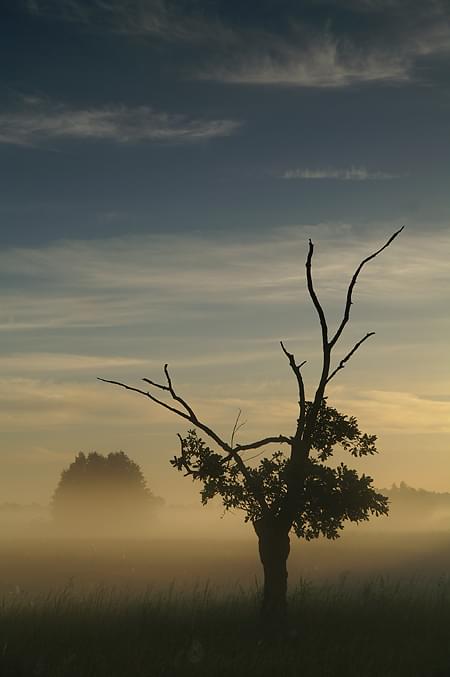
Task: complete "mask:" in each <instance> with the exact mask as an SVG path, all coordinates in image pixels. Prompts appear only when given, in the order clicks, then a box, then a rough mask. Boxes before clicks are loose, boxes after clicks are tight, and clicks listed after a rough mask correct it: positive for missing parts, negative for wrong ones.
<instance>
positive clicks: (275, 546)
mask: <svg viewBox="0 0 450 677" xmlns="http://www.w3.org/2000/svg"><path fill="white" fill-rule="evenodd" d="M253 526H254V528H255V531H256V534H257V536H258V544H259V556H260V559H261V563H262V565H263V569H264V590H263V599H262V606H261V619H262V623H263V628H264V629H265V630H267V631H269V632H270V633H271V634H277V632H278V631H279V630H282V629H283V628H285V626H286V621H287V579H288V573H287V566H286V563H287V558H288V556H289V551H290V541H289V528H287V527H286V525H285V524H284V523H282V522H281V521H280V520H277V518H263V519H261V520H258V521H257V522H255V523H254V525H253Z"/></svg>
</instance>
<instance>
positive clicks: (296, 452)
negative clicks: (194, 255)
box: [100, 227, 403, 629]
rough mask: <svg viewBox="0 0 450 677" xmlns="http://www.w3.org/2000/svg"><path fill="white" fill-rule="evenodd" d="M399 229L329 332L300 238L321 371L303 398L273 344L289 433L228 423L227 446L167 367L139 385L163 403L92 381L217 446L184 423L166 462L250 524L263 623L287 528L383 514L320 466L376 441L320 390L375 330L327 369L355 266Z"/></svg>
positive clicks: (278, 590)
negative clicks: (286, 389)
mask: <svg viewBox="0 0 450 677" xmlns="http://www.w3.org/2000/svg"><path fill="white" fill-rule="evenodd" d="M402 230H403V227H402V228H400V229H399V230H398V231H396V232H395V233H394V234H393V235H392V236H391V237H390V238H389V240H388V241H387V242H386V243H385V244H384V245H383V246H382V247H380V248H379V249H378V250H377V251H375V252H374V253H373V254H371V255H369V256H367V257H366V258H365V259H363V261H362V262H361V263H360V264H359V266H358V267H357V269H356V271H355V272H354V274H353V276H352V278H351V280H350V283H349V286H348V289H347V294H346V299H345V305H344V312H343V316H342V319H341V321H340V323H339V325H338V327H337V329H336V331H335V332H334V334H331V335H330V333H329V328H328V324H327V320H326V317H325V313H324V310H323V308H322V305H321V303H320V301H319V299H318V296H317V294H316V291H315V289H314V284H313V278H312V259H313V253H314V245H313V243H312V242H311V240H310V241H309V249H308V255H307V258H306V282H307V289H308V293H309V296H310V298H311V301H312V303H313V305H314V308H315V310H316V312H317V316H318V319H319V323H320V329H321V336H322V370H321V374H320V378H319V381H318V384H317V386H316V389H315V394H314V398H313V399H312V400H311V401H309V400H307V399H306V396H305V385H304V381H303V376H302V371H301V370H302V367H303V365H304V364H305V363H304V362H301V363H300V364H299V363H297V360H296V359H295V356H294V355H293V354H292V353H290V352H289V351H288V350H287V349H286V347H285V345H284V343H283V342H281V349H282V351H283V353H284V355H285V357H286V358H287V360H288V363H289V366H290V368H291V370H292V372H293V374H294V376H295V379H296V383H297V386H298V405H299V413H298V418H297V421H296V426H295V432H294V434H293V435H277V436H272V437H265V438H263V439H260V440H257V441H254V442H251V443H249V444H235V443H234V437H235V434H236V432H237V429H238V428H239V425H238V421H236V424H235V428H234V430H233V434H232V438H231V441H230V443H228V442H226V441H225V440H223V439H222V438H221V437H220V436H219V435H218V434H217V433H216V432H215V431H214V430H213V429H212V428H210V427H209V426H208V425H207V424H206V423H204V422H203V421H201V420H200V419H199V418H198V416H197V414H196V413H195V412H194V410H193V409H192V407H191V406H190V405H189V404H188V402H187V401H186V400H185V399H184V398H182V397H181V396H180V395H179V394H178V393H177V392H176V390H175V388H174V385H173V381H172V378H171V375H170V373H169V368H168V365H167V364H166V365H165V366H164V373H165V378H166V382H165V383H157V382H155V381H151V380H150V379H148V378H144V379H143V381H145V382H146V383H147V384H148V385H150V386H152V388H154V389H157V390H160V391H162V392H163V393H165V394H167V395H168V396H170V398H171V399H172V403H171V404H169V403H168V402H166V401H165V400H163V399H160V398H159V397H156V396H155V395H154V394H153V392H150V390H144V389H142V388H136V387H133V386H130V385H127V384H126V383H122V382H120V381H113V380H109V379H100V380H101V381H105V382H106V383H112V384H114V385H117V386H120V387H122V388H125V389H127V390H130V391H133V392H136V393H139V394H140V395H143V396H144V397H147V398H148V399H150V400H151V401H152V402H156V403H157V404H159V405H160V406H162V407H164V408H165V409H168V410H169V411H172V412H173V413H175V414H177V415H178V416H180V417H181V418H183V419H185V420H187V421H189V422H190V423H191V424H193V426H195V428H197V429H200V430H201V431H202V432H203V433H205V434H206V435H207V436H208V437H209V438H210V439H211V440H212V441H213V442H214V443H215V445H216V446H217V448H218V450H216V451H215V450H212V449H211V448H210V447H208V446H207V445H206V443H205V442H204V441H203V440H202V439H201V438H200V437H199V436H198V435H197V433H196V431H195V429H191V430H189V432H188V434H187V436H186V437H182V436H181V435H179V436H178V437H179V439H180V447H181V448H180V453H179V455H178V456H175V457H174V458H173V459H172V461H171V463H172V465H173V466H174V467H175V468H176V469H177V470H180V471H182V472H184V473H185V474H186V475H187V476H189V477H191V478H193V479H194V480H199V481H200V482H201V483H202V484H203V488H202V490H201V498H202V502H203V503H207V502H208V501H209V500H210V499H211V498H213V497H214V496H220V497H221V498H222V501H223V504H224V506H225V508H226V509H229V508H239V509H242V510H243V511H244V513H245V520H246V521H249V522H251V523H252V525H253V527H254V530H255V532H256V535H257V537H258V543H259V555H260V559H261V563H262V565H263V570H264V590H263V600H262V617H263V620H264V624H265V627H266V628H267V627H268V628H270V629H273V628H274V627H283V625H284V622H285V618H286V592H287V559H288V556H289V550H290V539H289V535H290V533H291V531H293V532H294V533H295V534H296V535H297V536H299V537H301V538H305V539H312V538H317V537H318V536H319V535H321V534H322V535H324V536H326V537H327V538H337V537H338V536H339V531H340V530H341V529H342V528H343V525H344V522H345V521H347V520H349V521H352V522H360V521H362V520H367V519H368V518H369V516H370V515H372V514H373V515H384V514H387V512H388V505H387V503H388V502H387V499H386V498H385V497H384V496H382V495H381V494H379V493H377V492H376V491H375V490H374V488H373V486H372V478H371V477H368V476H367V475H364V474H362V475H358V473H357V472H356V471H355V470H353V469H350V468H348V467H347V466H346V465H345V464H343V463H341V464H340V465H338V466H337V467H336V468H333V467H330V466H329V465H328V464H327V461H328V460H329V459H330V457H331V456H332V455H333V452H334V450H335V448H336V447H341V448H343V449H344V450H346V451H347V452H349V453H350V454H351V455H352V456H354V457H362V456H366V455H368V454H374V453H376V446H375V442H376V437H375V436H374V435H367V434H365V433H362V432H361V431H360V430H359V427H358V423H357V421H356V419H355V418H354V417H348V416H345V415H343V414H341V413H339V412H338V411H337V410H336V409H334V408H332V407H330V406H328V404H327V401H326V397H325V390H326V386H327V385H328V383H329V382H330V381H331V379H333V378H334V377H335V376H336V375H337V374H338V373H339V372H340V371H341V370H342V369H344V368H345V366H346V364H347V362H348V361H349V360H350V358H351V357H352V356H353V355H354V353H355V352H356V351H357V350H358V348H359V347H360V346H361V345H362V344H363V343H364V342H365V341H366V340H367V339H368V338H369V337H371V336H373V334H374V332H369V333H367V334H366V335H365V336H364V337H363V338H362V339H360V340H359V341H358V342H357V343H356V344H355V345H354V346H353V347H352V348H351V350H350V351H349V352H347V353H346V354H345V356H344V357H343V358H341V359H340V361H338V363H337V365H336V366H334V368H333V367H332V363H331V356H332V351H333V349H334V348H335V346H336V344H337V342H338V340H339V338H340V337H341V335H342V332H343V330H344V328H345V326H346V325H347V323H348V321H349V318H350V310H351V306H352V303H353V300H352V297H353V291H354V287H355V284H356V282H357V279H358V276H359V274H360V272H361V270H362V268H363V267H364V265H365V264H366V263H368V262H369V261H371V260H372V259H374V258H375V257H376V256H378V254H380V253H381V252H382V251H383V250H384V249H386V248H387V247H388V246H389V245H390V244H391V242H392V241H393V240H394V239H395V238H396V237H397V236H398V235H399V233H400V232H401V231H402ZM270 444H277V445H285V446H286V447H287V452H282V451H276V452H275V453H273V454H272V455H271V456H269V457H267V456H266V457H264V458H262V459H261V460H260V461H259V464H258V465H256V466H255V465H254V464H253V465H251V464H250V462H249V460H250V459H248V458H246V454H245V452H247V451H248V450H254V449H260V448H261V447H265V446H266V445H270Z"/></svg>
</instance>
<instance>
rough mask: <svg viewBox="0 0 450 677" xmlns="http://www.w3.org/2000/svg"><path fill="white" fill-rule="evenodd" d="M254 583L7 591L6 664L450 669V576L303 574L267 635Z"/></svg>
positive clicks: (42, 669)
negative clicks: (274, 632) (327, 579)
mask: <svg viewBox="0 0 450 677" xmlns="http://www.w3.org/2000/svg"><path fill="white" fill-rule="evenodd" d="M257 605H258V601H257V591H256V590H255V591H253V592H249V591H245V590H244V589H236V590H235V591H234V592H230V591H228V593H227V594H226V595H221V594H218V593H217V592H216V591H215V590H214V589H211V588H209V587H207V586H205V587H204V588H200V587H199V588H197V589H193V590H191V591H190V592H186V591H183V590H179V589H177V588H176V587H174V586H173V587H171V588H169V589H167V590H165V591H159V592H155V591H147V592H146V593H141V594H138V595H130V594H124V593H123V592H121V591H119V590H114V589H107V588H99V589H97V590H95V591H92V592H90V593H86V594H82V595H80V594H77V593H76V592H75V591H74V590H73V589H71V588H70V587H68V588H66V589H64V590H61V591H59V592H53V593H50V594H47V595H40V596H39V595H26V594H22V595H19V594H17V595H12V596H10V597H9V598H8V599H6V598H4V599H3V601H2V605H1V610H0V674H1V675H2V676H5V677H6V676H9V675H11V677H22V676H23V677H33V676H36V677H39V676H41V677H57V676H58V677H63V676H64V677H69V676H70V677H72V676H73V677H80V676H81V675H82V676H84V677H115V676H117V677H119V676H120V677H123V676H125V675H127V676H128V675H129V676H133V677H134V676H136V677H137V676H139V677H140V676H142V677H144V676H145V677H150V676H153V677H159V676H161V677H162V676H167V677H172V676H173V677H175V676H177V675H180V676H186V677H188V676H191V675H192V676H194V675H217V676H218V677H219V676H224V677H225V676H231V675H233V677H237V676H240V675H242V676H244V675H246V676H249V675H257V676H261V677H263V676H265V675H279V676H284V675H286V677H288V676H291V675H292V676H294V675H296V676H299V675H302V676H303V677H319V676H320V677H337V676H341V675H342V677H381V676H383V677H403V676H404V677H416V676H417V677H447V676H448V675H450V629H449V628H450V580H449V579H442V580H440V581H435V582H434V583H430V582H429V583H427V584H426V583H425V582H424V581H409V582H405V583H403V584H401V583H399V582H395V583H393V582H390V581H386V580H384V579H382V578H379V579H374V580H372V581H366V582H365V583H364V584H358V585H352V582H351V581H348V580H344V579H342V580H341V581H340V582H335V583H333V584H318V583H316V584H313V583H308V582H306V581H303V582H301V583H299V584H298V585H297V586H296V588H295V589H294V590H293V591H292V592H291V595H290V632H289V635H288V636H287V637H285V638H283V639H281V640H275V641H273V642H270V641H261V638H260V637H261V636H260V632H259V628H258V623H257Z"/></svg>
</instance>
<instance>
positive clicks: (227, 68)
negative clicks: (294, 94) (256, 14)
mask: <svg viewBox="0 0 450 677" xmlns="http://www.w3.org/2000/svg"><path fill="white" fill-rule="evenodd" d="M305 37H306V36H303V35H302V34H300V35H299V36H298V38H297V40H295V39H291V41H289V40H282V39H280V38H279V37H278V36H274V35H267V36H266V39H265V40H261V42H260V43H258V42H256V43H254V44H253V45H252V44H251V43H250V47H249V46H248V45H247V46H245V45H244V44H243V46H242V50H241V51H240V52H239V51H238V52H237V54H238V55H239V56H236V57H233V58H231V59H224V60H222V62H221V63H216V64H213V65H212V66H210V67H207V68H206V69H204V70H202V71H201V72H198V77H199V78H200V79H207V80H219V81H221V82H229V83H236V84H248V85H280V86H283V85H285V86H296V87H312V88H322V89H329V88H339V87H346V86H349V85H353V84H358V83H362V82H379V81H397V82H399V81H407V80H408V79H409V77H410V75H409V64H408V63H406V62H405V59H404V57H403V55H401V54H400V55H399V54H388V53H384V52H383V51H382V50H376V49H375V50H373V51H365V50H362V49H355V48H353V49H347V50H344V49H343V48H342V46H340V44H339V41H338V39H337V38H335V37H333V36H332V35H329V34H322V35H320V34H319V35H317V36H315V37H313V38H312V37H311V36H308V37H306V39H305Z"/></svg>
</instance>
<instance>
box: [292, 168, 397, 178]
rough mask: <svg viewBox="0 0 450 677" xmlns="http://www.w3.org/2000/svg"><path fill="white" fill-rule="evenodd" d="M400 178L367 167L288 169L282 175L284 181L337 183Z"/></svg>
mask: <svg viewBox="0 0 450 677" xmlns="http://www.w3.org/2000/svg"><path fill="white" fill-rule="evenodd" d="M400 177H401V175H400V174H391V173H389V172H381V171H370V170H368V169H366V168H365V167H350V169H332V168H327V169H288V170H286V171H285V172H284V173H283V174H282V175H281V178H283V179H312V180H316V179H334V180H337V181H386V180H390V179H398V178H400Z"/></svg>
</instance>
